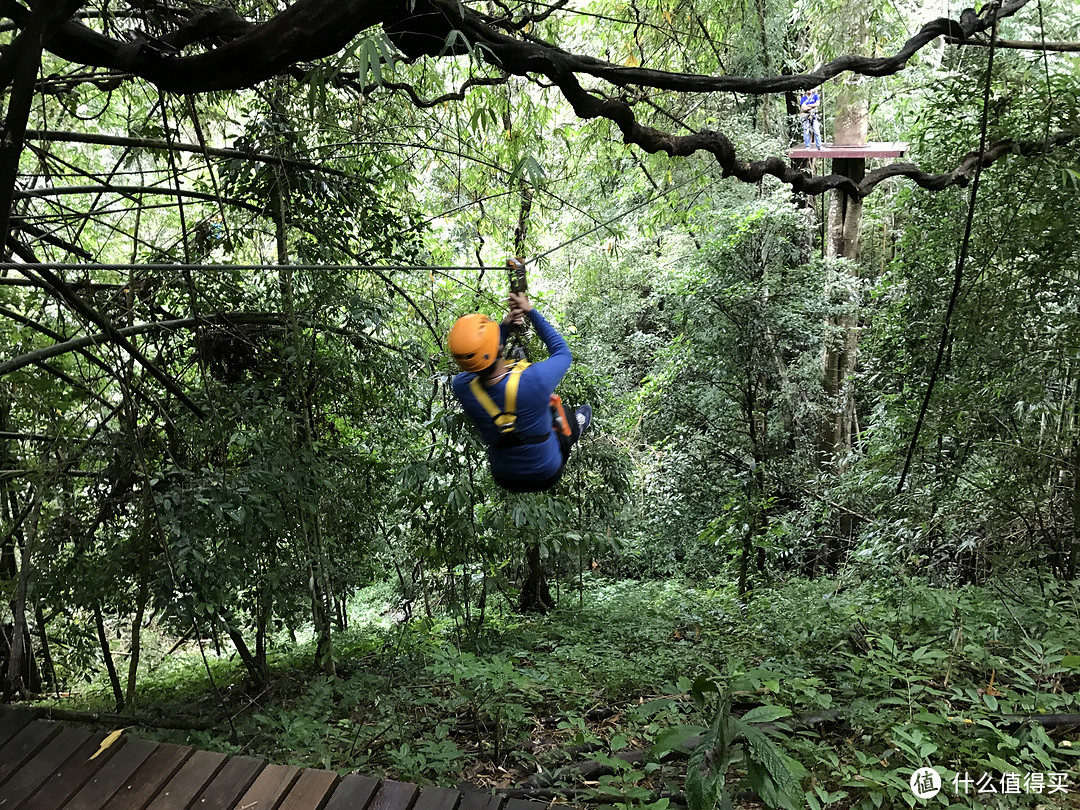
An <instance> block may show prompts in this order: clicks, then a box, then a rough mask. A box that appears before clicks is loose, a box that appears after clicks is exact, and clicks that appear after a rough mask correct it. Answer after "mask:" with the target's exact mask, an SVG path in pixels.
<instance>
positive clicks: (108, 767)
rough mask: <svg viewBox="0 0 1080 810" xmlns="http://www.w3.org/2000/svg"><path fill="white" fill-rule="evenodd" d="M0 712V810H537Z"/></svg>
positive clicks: (515, 802)
mask: <svg viewBox="0 0 1080 810" xmlns="http://www.w3.org/2000/svg"><path fill="white" fill-rule="evenodd" d="M105 737H106V732H102V731H97V732H92V731H88V730H86V729H82V728H71V727H65V726H63V725H61V724H58V723H52V722H49V721H45V720H39V719H37V716H36V714H35V713H34V712H31V711H24V710H17V709H0V810H15V808H23V809H24V810H61V808H63V810H106V809H107V810H144V808H145V809H146V810H188V808H197V809H198V810H231V809H233V808H235V810H543V808H545V807H546V805H544V804H540V803H537V802H527V801H522V800H520V799H504V798H502V797H500V796H493V795H492V794H490V793H485V792H481V791H477V792H475V793H471V792H470V793H460V792H458V791H456V790H449V789H446V788H423V789H421V788H420V787H419V786H417V785H412V784H408V783H405V782H394V781H391V780H389V779H387V780H378V779H373V778H371V777H367V776H360V775H358V774H349V775H348V776H344V777H339V776H338V775H337V773H335V772H334V771H322V770H316V769H313V768H297V767H295V766H292V765H271V764H267V763H266V762H264V761H263V760H261V759H253V758H251V757H242V756H232V757H230V756H227V755H225V754H215V753H212V752H210V751H198V750H196V749H194V748H189V747H187V746H182V745H169V744H166V743H155V742H151V741H149V740H140V739H138V738H137V737H133V736H132V737H129V736H128V735H127V734H124V735H122V736H121V737H120V739H119V740H117V741H116V742H115V743H113V745H111V746H110V747H109V748H107V749H106V750H105V751H104V752H102V753H101V755H100V756H98V757H96V758H94V759H91V757H92V756H93V755H94V753H95V752H96V751H97V750H98V748H99V747H100V743H101V741H102V740H103V739H104V738H105Z"/></svg>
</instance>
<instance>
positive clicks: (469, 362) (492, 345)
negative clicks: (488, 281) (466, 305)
mask: <svg viewBox="0 0 1080 810" xmlns="http://www.w3.org/2000/svg"><path fill="white" fill-rule="evenodd" d="M448 342H449V344H450V353H451V354H452V355H454V360H456V361H457V364H458V366H459V367H460V368H461V370H462V371H483V370H484V369H485V368H487V367H488V366H490V365H491V364H492V363H494V362H495V360H496V359H497V358H498V356H499V343H500V334H499V325H498V324H497V323H495V321H493V320H491V318H489V317H488V316H487V315H483V314H481V313H479V312H474V313H472V314H471V315H464V316H462V317H460V318H458V319H457V322H456V323H455V324H454V326H453V328H452V329H451V330H450V337H449V340H448Z"/></svg>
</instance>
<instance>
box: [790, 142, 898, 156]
mask: <svg viewBox="0 0 1080 810" xmlns="http://www.w3.org/2000/svg"><path fill="white" fill-rule="evenodd" d="M821 146H822V148H821V149H814V148H810V149H807V148H806V147H805V146H793V147H792V148H791V149H789V150H788V158H790V159H791V160H796V159H802V160H808V159H810V158H823V157H826V158H895V157H901V156H902V155H903V154H904V153H905V152H906V151H907V148H908V145H907V144H906V143H904V142H903V141H896V142H894V143H887V142H874V143H864V144H862V145H861V146H837V145H836V144H834V143H823V144H822V145H821Z"/></svg>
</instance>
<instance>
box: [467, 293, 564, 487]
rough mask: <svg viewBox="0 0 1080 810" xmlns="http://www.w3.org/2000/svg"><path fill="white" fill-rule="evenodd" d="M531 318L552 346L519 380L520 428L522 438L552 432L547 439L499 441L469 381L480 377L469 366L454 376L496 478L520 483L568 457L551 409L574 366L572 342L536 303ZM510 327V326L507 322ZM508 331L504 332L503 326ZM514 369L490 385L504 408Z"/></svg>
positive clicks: (555, 467) (546, 473) (549, 471)
mask: <svg viewBox="0 0 1080 810" xmlns="http://www.w3.org/2000/svg"><path fill="white" fill-rule="evenodd" d="M526 317H528V319H529V320H530V321H531V322H532V325H533V327H534V328H535V329H536V333H537V334H538V335H539V336H540V339H541V340H542V341H544V345H545V346H547V349H548V358H547V359H546V360H541V361H540V362H538V363H533V364H532V365H530V366H529V367H528V368H527V369H525V370H524V371H523V372H521V380H520V382H519V384H518V395H517V430H516V433H517V435H518V436H520V437H521V438H530V437H539V436H547V440H546V441H543V442H538V443H536V444H520V445H513V446H510V447H499V446H498V442H499V440H500V439H501V438H502V434H501V433H499V431H498V429H497V428H496V427H495V425H494V423H493V422H492V420H491V417H490V416H489V415H488V412H487V411H485V410H484V406H483V405H481V404H480V403H479V401H477V399H476V397H474V396H473V394H472V391H470V390H469V384H470V383H471V382H472V381H473V378H475V377H476V374H475V373H473V372H470V371H463V372H461V373H460V374H457V375H456V376H455V377H454V383H453V386H454V394H455V395H456V396H457V398H458V400H459V401H460V402H461V404H462V407H464V408H465V413H466V414H468V415H469V418H470V419H471V420H472V422H473V424H474V425H476V428H477V430H478V431H479V432H480V438H481V439H483V440H484V443H485V444H486V445H487V446H488V459H489V461H490V462H491V472H492V475H494V476H495V480H496V481H498V482H500V483H504V484H516V483H523V482H526V481H536V480H538V479H545V478H549V477H551V476H553V475H555V473H557V472H558V471H559V468H560V467H561V466H562V463H563V457H562V452H561V451H560V450H559V441H558V439H557V438H556V436H555V433H554V431H552V429H551V410H550V407H549V405H548V400H549V398H550V396H551V394H552V393H553V392H554V391H555V386H557V385H558V384H559V382H560V381H561V380H562V378H563V376H565V374H566V372H567V371H568V370H569V368H570V361H571V359H572V358H571V356H570V347H569V346H567V345H566V341H565V340H563V337H562V335H560V334H559V333H558V332H557V331H555V327H553V326H552V325H551V324H550V323H548V322H547V319H546V318H544V316H543V315H541V314H540V313H539V312H537V311H536V309H535V308H534V309H532V310H531V311H530V312H529V313H528V315H527V316H526ZM504 328H505V327H504ZM504 337H505V332H504ZM508 379H509V375H507V376H506V377H504V378H503V379H502V380H500V381H499V382H497V383H496V384H495V385H493V386H492V387H491V388H487V389H485V390H486V391H487V394H488V396H490V397H491V399H492V400H493V401H494V402H495V404H496V405H498V406H499V407H500V408H502V407H504V406H505V404H506V381H507V380H508Z"/></svg>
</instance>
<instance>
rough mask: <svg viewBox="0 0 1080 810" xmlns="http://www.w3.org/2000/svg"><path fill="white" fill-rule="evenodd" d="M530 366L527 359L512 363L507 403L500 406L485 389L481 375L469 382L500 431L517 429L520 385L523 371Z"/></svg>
mask: <svg viewBox="0 0 1080 810" xmlns="http://www.w3.org/2000/svg"><path fill="white" fill-rule="evenodd" d="M528 367H529V363H528V362H527V361H525V360H519V361H517V362H514V363H511V364H510V379H508V380H507V381H506V404H505V406H504V407H503V408H499V406H498V405H496V404H495V400H493V399H492V398H491V395H490V394H488V392H487V391H485V390H484V386H483V384H482V383H481V382H480V378H479V377H473V378H472V382H470V383H469V390H470V391H472V395H473V396H474V397H476V401H477V402H479V403H480V405H481V407H482V408H483V409H484V410H485V411H487V414H488V416H490V417H491V421H492V422H494V423H495V427H496V428H498V429H499V432H500V433H513V432H514V431H515V430H516V429H517V395H518V386H519V385H520V384H521V372H523V371H524V370H525V369H526V368H528Z"/></svg>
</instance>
